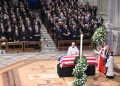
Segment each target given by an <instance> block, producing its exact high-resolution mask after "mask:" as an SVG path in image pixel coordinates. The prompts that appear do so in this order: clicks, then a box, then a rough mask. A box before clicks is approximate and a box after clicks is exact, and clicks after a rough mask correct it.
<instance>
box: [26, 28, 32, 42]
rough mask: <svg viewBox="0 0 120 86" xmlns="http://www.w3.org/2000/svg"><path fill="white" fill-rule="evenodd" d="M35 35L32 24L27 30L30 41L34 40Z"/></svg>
mask: <svg viewBox="0 0 120 86" xmlns="http://www.w3.org/2000/svg"><path fill="white" fill-rule="evenodd" d="M33 36H34V31H33V29H32V27H31V26H30V27H29V29H28V30H27V37H28V41H33Z"/></svg>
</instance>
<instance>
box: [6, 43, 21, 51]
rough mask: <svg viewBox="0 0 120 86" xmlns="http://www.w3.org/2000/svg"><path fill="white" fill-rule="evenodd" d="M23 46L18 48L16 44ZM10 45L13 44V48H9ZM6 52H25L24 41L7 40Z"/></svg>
mask: <svg viewBox="0 0 120 86" xmlns="http://www.w3.org/2000/svg"><path fill="white" fill-rule="evenodd" d="M16 45H18V46H21V47H20V48H16V47H15V46H16ZM8 46H13V50H11V49H9V48H8ZM5 51H6V53H8V52H23V43H22V42H6V49H5Z"/></svg>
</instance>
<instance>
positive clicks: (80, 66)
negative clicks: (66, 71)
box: [72, 56, 88, 86]
mask: <svg viewBox="0 0 120 86" xmlns="http://www.w3.org/2000/svg"><path fill="white" fill-rule="evenodd" d="M87 66H88V64H87V59H86V57H85V56H82V58H80V59H78V60H77V64H76V65H75V68H74V69H73V73H72V74H73V75H74V77H77V79H75V80H74V81H73V86H84V85H85V82H86V81H87V77H86V76H87V75H86V74H85V70H86V69H87Z"/></svg>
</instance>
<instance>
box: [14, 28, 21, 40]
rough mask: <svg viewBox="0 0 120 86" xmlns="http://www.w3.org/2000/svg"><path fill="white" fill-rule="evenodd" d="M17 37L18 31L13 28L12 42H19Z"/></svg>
mask: <svg viewBox="0 0 120 86" xmlns="http://www.w3.org/2000/svg"><path fill="white" fill-rule="evenodd" d="M19 38H20V36H19V33H18V31H17V30H15V33H14V42H19Z"/></svg>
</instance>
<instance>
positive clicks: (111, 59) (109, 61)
mask: <svg viewBox="0 0 120 86" xmlns="http://www.w3.org/2000/svg"><path fill="white" fill-rule="evenodd" d="M113 64H114V56H110V57H109V58H108V59H107V63H106V65H105V67H107V68H108V69H107V72H106V76H113V75H114V74H113Z"/></svg>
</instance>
